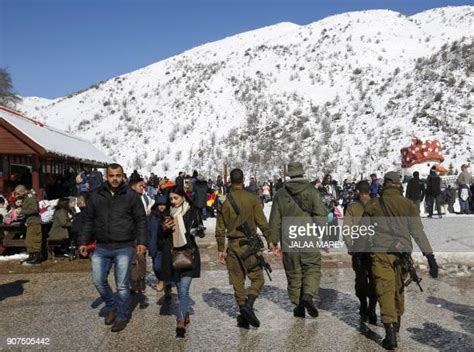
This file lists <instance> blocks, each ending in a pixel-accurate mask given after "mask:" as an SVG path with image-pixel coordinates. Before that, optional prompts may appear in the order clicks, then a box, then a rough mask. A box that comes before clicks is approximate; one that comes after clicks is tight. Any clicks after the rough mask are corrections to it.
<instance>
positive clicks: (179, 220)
mask: <svg viewBox="0 0 474 352" xmlns="http://www.w3.org/2000/svg"><path fill="white" fill-rule="evenodd" d="M189 209H190V206H189V203H188V202H187V201H186V200H185V201H184V202H183V204H181V205H180V206H179V207H177V208H171V216H172V217H173V219H174V223H175V225H176V227H175V230H174V231H173V247H174V248H180V247H183V246H185V245H186V244H187V243H188V241H187V240H186V226H185V225H184V220H183V216H184V214H186V213H187V212H188V210H189Z"/></svg>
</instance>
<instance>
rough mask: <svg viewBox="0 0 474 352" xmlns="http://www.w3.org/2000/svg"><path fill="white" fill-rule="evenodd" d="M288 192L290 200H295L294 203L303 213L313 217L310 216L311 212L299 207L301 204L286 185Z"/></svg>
mask: <svg viewBox="0 0 474 352" xmlns="http://www.w3.org/2000/svg"><path fill="white" fill-rule="evenodd" d="M283 188H284V189H285V191H286V193H288V195H289V196H290V198H291V199H292V200H293V202H294V203H295V204H296V206H297V207H298V208H299V209H300V210H301V211H302V212H303V213H306V214H308V215H309V216H310V217H312V215H311V214H310V212H309V211H306V210H304V209H303V208H302V207H301V205H299V203H298V202H297V201H296V199H295V197H294V196H293V195H292V194H291V193H290V191H289V190H288V188H287V187H286V185H285V186H284V187H283Z"/></svg>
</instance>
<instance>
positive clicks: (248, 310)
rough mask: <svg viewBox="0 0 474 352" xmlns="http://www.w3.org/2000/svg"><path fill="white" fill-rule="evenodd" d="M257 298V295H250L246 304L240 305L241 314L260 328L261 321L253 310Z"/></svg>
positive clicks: (251, 323)
mask: <svg viewBox="0 0 474 352" xmlns="http://www.w3.org/2000/svg"><path fill="white" fill-rule="evenodd" d="M256 299H257V296H254V295H248V297H247V300H246V301H245V304H244V305H243V306H241V307H240V315H241V316H242V317H243V318H244V319H245V320H247V321H248V322H249V324H250V325H252V326H254V327H256V328H258V327H259V326H260V321H259V320H258V318H257V316H256V315H255V312H254V310H253V304H254V303H255V300H256Z"/></svg>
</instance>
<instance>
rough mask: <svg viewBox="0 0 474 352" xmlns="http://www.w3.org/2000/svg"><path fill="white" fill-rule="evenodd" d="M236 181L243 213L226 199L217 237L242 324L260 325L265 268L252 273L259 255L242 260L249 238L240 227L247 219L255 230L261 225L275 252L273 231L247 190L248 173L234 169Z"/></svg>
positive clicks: (233, 193) (234, 194)
mask: <svg viewBox="0 0 474 352" xmlns="http://www.w3.org/2000/svg"><path fill="white" fill-rule="evenodd" d="M230 180H231V184H232V189H231V192H230V194H231V197H232V198H233V199H234V201H235V203H236V205H237V206H238V209H239V211H240V215H237V214H236V212H235V211H234V209H233V207H232V205H231V203H230V201H229V200H228V199H226V200H225V201H224V203H223V204H222V208H221V210H220V212H219V213H218V215H217V222H216V240H217V251H218V258H219V262H220V263H222V264H226V265H227V270H228V273H229V282H230V284H231V285H233V287H234V294H235V299H236V301H237V304H238V305H239V309H240V315H239V316H238V317H237V322H238V325H239V326H240V327H244V328H248V327H249V324H250V325H252V326H254V327H258V326H260V322H259V320H258V318H257V317H256V315H255V312H254V310H253V305H254V302H255V300H256V298H257V297H258V296H259V294H260V292H261V290H262V287H263V285H264V282H265V280H264V278H263V270H262V268H261V267H259V266H257V267H255V268H254V269H252V270H251V271H250V272H249V271H248V270H247V269H246V268H252V266H253V265H254V264H255V262H256V260H257V259H256V258H255V256H250V257H249V258H247V259H246V260H242V258H241V255H242V253H244V252H245V250H246V249H247V247H248V246H247V245H245V244H240V241H241V240H243V239H245V238H246V237H245V235H244V234H243V233H242V232H240V231H237V230H236V228H237V227H238V226H239V225H240V224H242V223H243V222H245V221H247V222H248V224H249V225H250V227H251V229H252V231H256V229H257V227H258V228H259V229H260V230H261V231H262V233H263V236H264V237H265V239H266V240H267V243H268V244H269V248H270V249H271V250H272V251H274V250H275V246H273V244H271V243H270V231H269V227H268V222H267V219H266V218H265V215H264V214H263V210H262V206H261V204H260V201H259V200H258V198H257V197H256V196H255V194H253V193H250V192H248V191H245V190H244V187H243V186H244V174H243V172H242V170H240V169H233V170H232V171H231V172H230ZM226 237H227V249H226V243H225V242H226ZM246 277H248V278H249V280H250V282H251V283H250V287H249V288H247V289H246V288H245V279H246Z"/></svg>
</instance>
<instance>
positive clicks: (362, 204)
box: [355, 199, 385, 216]
mask: <svg viewBox="0 0 474 352" xmlns="http://www.w3.org/2000/svg"><path fill="white" fill-rule="evenodd" d="M355 203H359V204H360V206H361V207H362V208H363V209H364V213H363V214H362V216H364V215H365V213H366V212H367V205H366V204H364V203H362V202H361V201H360V199H357V200H356V201H355ZM382 210H383V209H382ZM384 214H385V211H384Z"/></svg>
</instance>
